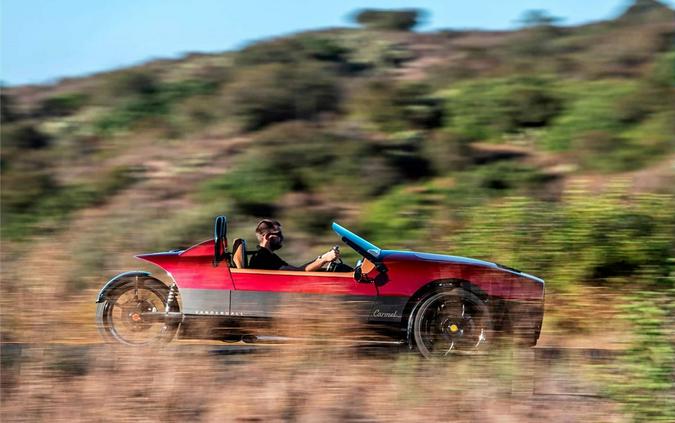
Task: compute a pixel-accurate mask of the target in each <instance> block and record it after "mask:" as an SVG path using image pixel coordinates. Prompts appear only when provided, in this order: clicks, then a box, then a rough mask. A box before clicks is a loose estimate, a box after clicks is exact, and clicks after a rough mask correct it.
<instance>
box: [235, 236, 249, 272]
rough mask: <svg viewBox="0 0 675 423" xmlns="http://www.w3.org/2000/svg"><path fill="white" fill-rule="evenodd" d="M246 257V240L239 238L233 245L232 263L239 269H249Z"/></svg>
mask: <svg viewBox="0 0 675 423" xmlns="http://www.w3.org/2000/svg"><path fill="white" fill-rule="evenodd" d="M247 260H248V259H247V256H246V240H245V239H241V238H237V239H235V240H234V243H233V244H232V263H234V267H236V268H237V269H246V268H247V267H248V262H247Z"/></svg>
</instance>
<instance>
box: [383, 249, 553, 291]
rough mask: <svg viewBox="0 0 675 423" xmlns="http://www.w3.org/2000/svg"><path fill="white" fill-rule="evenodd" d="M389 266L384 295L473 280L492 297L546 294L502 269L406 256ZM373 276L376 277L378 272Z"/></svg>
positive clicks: (392, 259)
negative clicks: (451, 281) (450, 282)
mask: <svg viewBox="0 0 675 423" xmlns="http://www.w3.org/2000/svg"><path fill="white" fill-rule="evenodd" d="M385 264H386V266H387V268H388V272H387V276H388V280H387V282H386V283H384V284H382V285H381V286H379V287H378V294H379V295H383V296H406V297H409V296H412V295H413V294H414V293H415V292H416V291H417V290H418V289H420V288H421V287H422V286H424V285H425V284H426V283H428V282H431V281H438V280H449V279H461V280H465V281H469V282H471V284H473V285H475V286H477V287H478V288H480V289H481V290H482V291H483V292H485V293H486V294H488V295H489V296H491V297H499V298H503V299H509V300H528V299H529V300H536V299H541V298H542V295H543V286H541V285H540V284H538V283H536V282H534V281H532V280H530V279H528V278H525V277H519V276H518V275H516V274H513V273H511V272H507V271H504V270H501V269H494V268H487V267H482V266H478V265H473V264H454V263H438V262H433V261H427V260H419V259H417V260H413V259H410V258H409V257H406V256H404V255H398V256H397V255H392V256H390V257H388V258H387V260H385ZM372 273H373V275H371V276H373V277H374V275H375V274H376V273H377V270H373V271H372Z"/></svg>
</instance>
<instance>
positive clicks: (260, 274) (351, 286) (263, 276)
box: [232, 269, 377, 296]
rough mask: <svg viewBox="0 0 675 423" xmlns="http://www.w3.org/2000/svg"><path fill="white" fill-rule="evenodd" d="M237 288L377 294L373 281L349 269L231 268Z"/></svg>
mask: <svg viewBox="0 0 675 423" xmlns="http://www.w3.org/2000/svg"><path fill="white" fill-rule="evenodd" d="M232 277H233V279H234V287H235V289H236V290H237V291H274V292H295V293H300V294H324V295H371V296H375V295H377V291H376V289H375V287H374V286H373V284H369V283H359V282H357V281H355V280H354V274H353V273H351V272H350V273H327V272H291V271H270V270H256V269H232Z"/></svg>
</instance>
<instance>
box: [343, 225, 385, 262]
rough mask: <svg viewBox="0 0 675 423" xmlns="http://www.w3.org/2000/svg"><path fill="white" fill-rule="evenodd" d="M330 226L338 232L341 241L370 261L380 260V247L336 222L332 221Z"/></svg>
mask: <svg viewBox="0 0 675 423" xmlns="http://www.w3.org/2000/svg"><path fill="white" fill-rule="evenodd" d="M332 228H333V231H335V233H337V234H338V236H339V237H340V239H342V242H344V243H345V244H347V245H349V246H350V247H351V248H352V249H354V251H356V252H357V253H359V254H361V255H362V256H364V257H366V258H367V259H369V260H371V261H379V260H380V255H381V253H382V249H380V247H378V246H376V245H374V244H372V243H371V242H370V241H367V240H366V239H364V238H361V237H360V236H358V235H356V234H355V233H353V232H351V231H350V230H348V229H346V228H344V227H342V226H340V225H338V224H337V223H336V222H333V225H332Z"/></svg>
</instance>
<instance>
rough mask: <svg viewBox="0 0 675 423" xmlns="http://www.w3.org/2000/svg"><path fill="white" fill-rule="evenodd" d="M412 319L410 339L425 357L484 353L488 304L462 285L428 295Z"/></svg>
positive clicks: (489, 323) (488, 332)
mask: <svg viewBox="0 0 675 423" xmlns="http://www.w3.org/2000/svg"><path fill="white" fill-rule="evenodd" d="M413 319H414V320H413V325H412V330H413V337H412V339H413V342H414V345H415V347H416V348H417V350H418V351H419V353H420V354H422V355H423V356H424V357H426V358H447V357H448V356H452V355H457V354H476V353H479V352H484V351H486V349H487V346H488V341H489V340H490V338H491V337H492V317H491V315H490V310H489V309H488V307H487V305H486V304H485V303H484V302H483V301H482V300H481V299H480V298H478V297H477V296H476V295H474V294H472V293H471V292H469V291H467V290H465V289H462V288H452V289H448V290H443V291H438V292H435V293H433V294H431V295H429V296H428V297H426V298H425V299H423V300H422V302H421V303H420V305H419V307H417V311H416V312H415V315H414V317H413Z"/></svg>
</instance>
